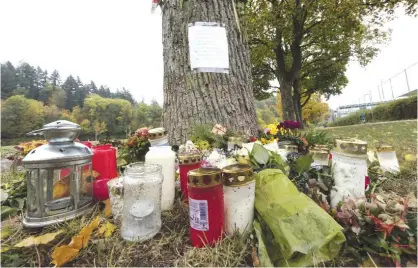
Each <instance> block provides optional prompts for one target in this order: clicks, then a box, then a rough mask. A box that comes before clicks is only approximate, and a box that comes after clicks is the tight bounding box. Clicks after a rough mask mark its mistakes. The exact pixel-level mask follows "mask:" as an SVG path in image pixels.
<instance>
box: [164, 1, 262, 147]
mask: <svg viewBox="0 0 418 268" xmlns="http://www.w3.org/2000/svg"><path fill="white" fill-rule="evenodd" d="M179 2H180V1H178V0H165V1H164V4H163V7H162V10H163V27H162V29H163V47H164V50H163V55H164V110H163V114H164V115H163V125H164V127H165V128H166V129H167V131H168V134H169V142H170V144H180V143H183V142H185V141H186V139H187V137H188V135H189V134H190V132H191V130H192V128H193V126H194V125H196V124H211V125H213V124H221V125H223V126H225V127H227V128H228V129H231V130H234V131H238V132H240V133H243V134H248V135H254V134H256V132H257V128H258V126H257V118H256V113H255V105H254V96H253V91H252V82H251V65H250V59H249V50H248V46H247V44H246V43H245V42H244V40H243V37H242V35H241V34H240V33H239V30H238V27H237V23H236V20H235V16H234V10H233V5H232V1H231V0H193V1H192V0H189V1H183V6H182V7H180V3H179ZM196 21H209V22H220V23H224V24H225V25H226V29H227V37H228V46H229V64H230V70H229V74H217V73H216V74H214V73H197V74H192V72H191V70H190V61H189V51H188V50H189V49H188V36H187V29H188V27H187V25H188V23H191V22H196Z"/></svg>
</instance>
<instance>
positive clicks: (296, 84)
mask: <svg viewBox="0 0 418 268" xmlns="http://www.w3.org/2000/svg"><path fill="white" fill-rule="evenodd" d="M300 98H301V96H300V80H299V79H295V81H293V104H294V105H295V115H296V120H297V121H298V122H300V123H301V126H302V127H303V117H302V105H301V100H300Z"/></svg>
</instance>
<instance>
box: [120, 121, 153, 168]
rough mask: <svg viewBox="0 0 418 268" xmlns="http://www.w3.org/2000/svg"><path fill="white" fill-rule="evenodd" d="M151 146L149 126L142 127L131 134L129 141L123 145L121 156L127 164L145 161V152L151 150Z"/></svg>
mask: <svg viewBox="0 0 418 268" xmlns="http://www.w3.org/2000/svg"><path fill="white" fill-rule="evenodd" d="M150 146H151V144H150V143H149V141H148V128H140V129H138V130H137V131H135V133H134V134H131V135H130V136H129V139H128V141H127V142H126V143H125V144H124V145H123V147H122V154H121V156H120V158H122V159H124V160H125V161H126V162H127V164H129V163H134V162H138V161H145V154H146V153H147V152H148V151H149V147H150Z"/></svg>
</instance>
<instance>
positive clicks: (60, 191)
mask: <svg viewBox="0 0 418 268" xmlns="http://www.w3.org/2000/svg"><path fill="white" fill-rule="evenodd" d="M52 189H53V190H52V199H54V200H55V199H58V198H62V197H66V196H68V195H69V194H70V185H69V183H65V182H62V181H57V182H56V183H55V184H54V186H53V188H52Z"/></svg>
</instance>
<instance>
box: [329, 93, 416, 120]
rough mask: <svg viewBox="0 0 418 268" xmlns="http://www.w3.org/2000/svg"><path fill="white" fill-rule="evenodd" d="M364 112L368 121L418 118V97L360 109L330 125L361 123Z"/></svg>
mask: <svg viewBox="0 0 418 268" xmlns="http://www.w3.org/2000/svg"><path fill="white" fill-rule="evenodd" d="M362 114H364V115H365V117H366V122H380V121H395V120H405V119H415V118H417V97H416V96H412V97H409V98H405V99H399V100H395V101H391V102H389V103H384V104H381V105H378V106H376V107H375V108H373V109H370V110H360V111H357V112H355V113H352V114H350V115H348V116H345V117H342V118H338V119H337V120H336V121H334V122H332V123H330V124H329V126H347V125H356V124H360V123H361V119H360V115H362Z"/></svg>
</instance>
